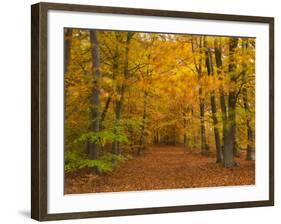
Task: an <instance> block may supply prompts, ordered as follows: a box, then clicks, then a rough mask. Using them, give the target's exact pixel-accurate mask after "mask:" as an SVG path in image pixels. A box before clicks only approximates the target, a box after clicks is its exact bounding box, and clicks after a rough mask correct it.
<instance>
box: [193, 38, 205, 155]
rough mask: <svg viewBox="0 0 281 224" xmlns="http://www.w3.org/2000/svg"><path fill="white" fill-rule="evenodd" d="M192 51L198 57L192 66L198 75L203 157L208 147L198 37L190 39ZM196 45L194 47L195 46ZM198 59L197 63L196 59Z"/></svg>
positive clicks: (200, 52)
mask: <svg viewBox="0 0 281 224" xmlns="http://www.w3.org/2000/svg"><path fill="white" fill-rule="evenodd" d="M191 41H192V51H193V53H194V54H195V55H196V54H198V56H194V66H195V68H196V71H197V74H198V80H199V90H198V93H199V96H198V97H199V108H200V130H201V152H202V154H203V155H208V154H209V147H208V145H207V141H206V128H205V102H204V101H205V99H204V97H203V89H202V85H201V83H200V81H201V79H202V77H203V68H202V66H203V49H202V48H203V37H202V36H199V37H198V38H197V37H192V40H191ZM195 45H196V46H195ZM195 47H197V48H198V50H197V51H198V52H196V50H195ZM197 57H198V61H197V59H196V58H197Z"/></svg>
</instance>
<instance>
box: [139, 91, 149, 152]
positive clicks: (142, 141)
mask: <svg viewBox="0 0 281 224" xmlns="http://www.w3.org/2000/svg"><path fill="white" fill-rule="evenodd" d="M147 100H148V92H147V91H145V92H144V96H143V115H142V124H141V134H140V147H139V148H138V155H140V154H141V152H142V151H143V148H144V145H145V126H146V117H147Z"/></svg>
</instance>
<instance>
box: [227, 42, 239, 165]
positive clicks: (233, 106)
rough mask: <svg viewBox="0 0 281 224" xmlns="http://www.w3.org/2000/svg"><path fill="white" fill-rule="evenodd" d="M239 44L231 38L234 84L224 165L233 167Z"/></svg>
mask: <svg viewBox="0 0 281 224" xmlns="http://www.w3.org/2000/svg"><path fill="white" fill-rule="evenodd" d="M237 45H238V38H230V42H229V66H228V72H229V76H230V81H231V82H232V83H233V84H234V85H233V87H232V88H230V90H229V94H228V119H227V123H226V133H225V137H224V166H225V167H233V166H235V165H236V164H235V162H234V150H235V131H236V121H235V119H236V111H235V110H236V88H235V70H236V65H235V61H234V53H235V49H236V48H237Z"/></svg>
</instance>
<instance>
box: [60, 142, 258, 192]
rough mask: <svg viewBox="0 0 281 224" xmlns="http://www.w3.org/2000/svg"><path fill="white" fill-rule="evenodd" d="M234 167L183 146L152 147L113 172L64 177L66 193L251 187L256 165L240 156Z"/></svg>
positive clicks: (75, 174)
mask: <svg viewBox="0 0 281 224" xmlns="http://www.w3.org/2000/svg"><path fill="white" fill-rule="evenodd" d="M236 162H237V164H238V166H237V167H235V168H232V169H229V168H224V167H223V166H222V165H220V164H216V163H215V157H214V156H209V157H204V156H202V155H201V154H200V153H198V152H197V153H196V152H194V153H188V152H186V151H184V149H183V148H182V147H177V146H163V145H155V146H152V147H151V148H150V150H149V151H148V152H146V153H145V154H144V155H141V156H138V157H134V158H133V159H130V160H128V161H125V162H124V163H121V164H120V165H119V166H118V167H117V168H116V169H115V170H114V171H113V172H112V173H110V174H107V175H101V176H98V175H95V174H92V173H89V172H86V171H84V172H82V171H81V172H77V173H73V174H70V175H66V181H65V193H66V194H69V193H89V192H118V191H137V190H155V189H172V188H189V187H214V186H226V185H250V184H254V183H255V163H254V161H246V160H245V155H244V154H243V155H242V156H241V157H240V158H236Z"/></svg>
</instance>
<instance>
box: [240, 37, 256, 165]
mask: <svg viewBox="0 0 281 224" xmlns="http://www.w3.org/2000/svg"><path fill="white" fill-rule="evenodd" d="M248 45H249V43H248V39H243V42H242V54H243V56H244V58H243V60H242V67H243V70H242V79H243V83H244V84H246V83H247V81H248V71H247V57H245V56H247V49H248ZM242 97H243V104H244V110H245V115H246V127H247V140H248V141H247V156H246V159H247V160H255V154H254V153H255V149H254V145H255V143H254V131H253V129H252V127H251V116H250V115H251V114H250V107H249V102H248V89H247V88H246V87H244V88H243V89H242Z"/></svg>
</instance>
